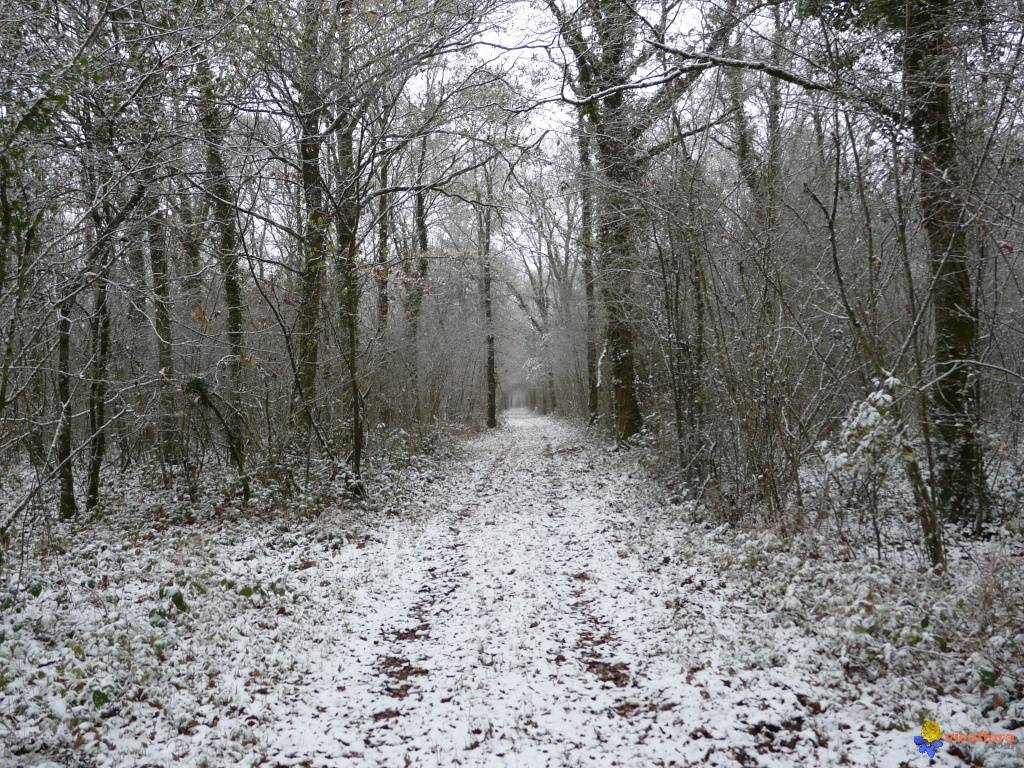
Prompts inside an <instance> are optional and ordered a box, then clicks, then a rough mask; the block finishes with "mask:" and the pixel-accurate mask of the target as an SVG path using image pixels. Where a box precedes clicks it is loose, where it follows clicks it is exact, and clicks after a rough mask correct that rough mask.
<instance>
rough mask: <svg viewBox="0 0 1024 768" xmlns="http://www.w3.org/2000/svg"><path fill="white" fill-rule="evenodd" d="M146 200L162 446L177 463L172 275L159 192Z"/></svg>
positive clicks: (165, 456)
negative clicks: (168, 260)
mask: <svg viewBox="0 0 1024 768" xmlns="http://www.w3.org/2000/svg"><path fill="white" fill-rule="evenodd" d="M150 183H152V182H150ZM146 199H147V202H148V205H147V206H146V211H145V214H146V236H147V240H148V242H149V262H150V268H151V270H152V272H153V315H154V317H153V326H154V328H155V330H156V349H157V361H158V364H159V366H160V419H159V427H158V432H159V443H160V452H161V455H162V457H163V460H164V461H167V462H170V463H175V462H177V461H178V460H179V458H180V456H179V455H178V443H177V436H178V431H179V430H178V424H177V419H176V417H175V411H176V410H177V405H176V403H175V397H174V391H175V389H176V385H175V382H174V351H173V349H174V347H173V345H174V338H173V335H172V334H173V331H172V329H171V276H170V271H169V266H168V263H167V241H166V229H165V226H164V212H163V210H162V209H161V207H160V199H159V196H158V193H157V190H155V189H153V188H152V187H150V189H149V193H148V195H147V198H146Z"/></svg>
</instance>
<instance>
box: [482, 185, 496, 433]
mask: <svg viewBox="0 0 1024 768" xmlns="http://www.w3.org/2000/svg"><path fill="white" fill-rule="evenodd" d="M490 182H491V180H490V178H488V179H487V187H488V189H487V191H488V197H489V196H490V191H491V190H490V187H491V183H490ZM477 238H478V240H479V243H480V260H481V262H482V273H483V279H482V290H483V304H484V323H485V327H486V334H487V374H486V375H487V427H488V429H494V428H495V427H497V426H498V412H497V399H496V398H497V391H498V377H497V374H496V372H495V367H494V311H493V301H492V298H491V209H490V208H487V209H486V210H483V211H477Z"/></svg>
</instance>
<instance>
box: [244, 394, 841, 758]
mask: <svg viewBox="0 0 1024 768" xmlns="http://www.w3.org/2000/svg"><path fill="white" fill-rule="evenodd" d="M468 451H469V460H468V461H466V462H465V463H464V464H463V465H462V466H461V467H459V468H458V469H455V470H454V471H453V472H452V473H451V474H450V475H447V476H445V477H444V478H441V479H439V480H438V481H436V482H432V483H429V484H427V485H426V486H425V487H424V488H423V490H422V493H423V494H424V495H425V496H427V497H428V498H427V500H426V502H427V503H426V504H425V505H424V511H423V513H421V514H420V515H418V516H416V517H414V518H413V519H411V520H410V519H408V518H404V519H400V520H398V521H396V523H395V525H394V527H393V528H392V530H391V532H390V533H389V534H388V536H387V538H386V540H385V541H384V542H382V543H381V544H380V546H379V551H378V552H376V553H375V552H369V551H368V552H365V556H366V557H367V558H371V559H372V558H375V557H379V558H380V560H379V562H378V568H379V570H378V571H377V572H376V573H375V574H374V577H373V578H372V579H370V580H368V581H369V583H368V584H367V585H366V588H365V589H364V590H359V591H358V597H357V598H356V601H355V604H354V605H352V606H350V608H349V610H347V611H346V622H347V623H348V624H349V625H350V626H349V628H348V629H347V630H346V631H345V632H339V633H338V634H337V636H336V637H335V638H333V639H332V640H329V641H327V642H328V643H329V644H330V645H329V647H328V648H325V649H324V651H323V656H322V663H323V669H322V672H323V677H322V678H321V680H320V681H319V682H318V687H319V693H318V694H317V695H316V696H315V697H314V698H313V699H312V700H307V701H306V702H305V703H304V704H303V706H301V707H299V708H297V709H296V710H295V711H288V712H282V711H281V710H280V709H277V711H276V712H275V713H274V714H275V718H276V720H277V727H276V728H273V729H269V730H267V731H265V732H264V734H265V738H266V749H267V755H268V759H270V760H271V762H274V761H277V762H285V763H287V762H291V761H295V762H301V761H302V760H303V759H306V760H310V761H311V763H310V764H312V765H341V764H345V760H355V763H353V764H367V765H384V766H393V765H417V766H430V765H438V766H447V765H481V766H483V765H524V766H525V765H529V766H575V765H609V766H611V765H631V766H651V765H680V766H682V765H773V764H783V765H812V764H813V765H827V764H831V763H833V762H834V761H837V760H838V756H839V753H834V752H833V753H832V754H831V755H830V754H829V750H828V748H827V745H828V743H829V737H827V736H825V735H824V734H822V733H819V732H816V731H815V730H814V728H813V727H812V722H811V721H812V720H813V719H814V716H815V715H816V714H818V713H820V711H821V706H820V704H819V703H818V702H817V701H815V700H814V695H813V689H812V688H809V687H806V686H803V685H801V681H800V679H799V676H796V677H794V675H793V672H792V666H791V663H792V662H794V661H797V660H798V659H799V657H800V656H801V655H806V654H807V653H808V651H807V649H806V648H803V647H802V644H801V643H800V639H799V638H795V637H794V638H781V641H782V642H783V643H785V641H786V640H788V639H792V640H793V645H792V647H790V648H785V647H780V646H779V642H780V638H778V637H774V638H767V637H766V638H763V639H764V643H763V644H762V643H759V642H757V641H756V639H754V638H752V637H750V636H749V635H748V636H746V637H744V633H745V632H746V633H749V632H750V631H752V630H754V629H756V627H757V625H756V624H751V623H749V622H746V623H745V622H744V618H745V615H746V616H748V617H749V616H752V615H756V614H757V613H758V612H759V609H758V608H756V607H751V606H747V605H743V604H738V605H730V604H729V603H730V600H731V599H733V598H735V597H736V596H735V595H733V596H730V595H729V594H728V593H727V591H724V590H723V589H721V588H719V589H715V588H714V585H712V584H711V583H710V582H711V581H712V577H710V576H709V574H706V573H700V572H698V571H697V570H696V569H690V568H687V567H686V566H685V565H684V564H679V563H674V562H673V557H674V542H673V539H672V537H673V533H672V532H671V529H670V528H669V527H667V526H664V525H663V524H658V523H657V522H655V521H656V520H659V519H663V515H664V511H662V512H661V514H660V515H655V514H652V512H653V511H654V510H653V509H652V506H653V504H652V501H651V498H650V490H649V488H648V487H647V486H646V484H645V483H644V482H642V481H640V480H638V479H634V478H632V477H629V476H624V475H622V474H621V472H622V469H623V467H622V463H621V462H620V461H619V460H618V457H617V456H615V455H611V454H609V453H608V452H607V450H606V449H600V448H597V447H596V446H595V445H594V444H593V443H592V442H590V441H588V440H587V439H586V438H585V436H584V435H583V434H582V433H581V432H579V431H578V430H576V429H574V428H572V427H569V426H566V425H564V424H561V423H559V422H556V421H553V420H550V419H545V418H542V417H537V416H534V415H530V414H527V413H511V414H506V427H505V428H504V429H503V430H501V431H499V432H497V433H494V434H491V435H488V436H484V437H482V438H479V439H477V440H476V441H474V442H473V443H472V444H471V445H470V446H469V447H468ZM751 640H753V643H751ZM743 648H746V650H748V651H750V653H751V658H749V659H746V660H744V658H743V657H742V656H740V655H736V654H737V651H738V650H739V651H742V650H743ZM723 654H724V655H725V657H726V662H731V664H730V663H723V659H722V656H723ZM773 654H774V658H773ZM789 654H792V655H793V656H792V658H787V656H788V655H789ZM765 659H767V664H768V668H767V669H757V668H756V667H758V666H763V665H764V663H765ZM745 661H748V662H750V663H749V664H745V663H744V662H745ZM732 665H737V666H732ZM741 665H742V666H741ZM751 665H753V667H752V666H751ZM834 748H835V747H833V749H834ZM846 749H847V748H846V747H843V748H842V749H841V751H840V753H841V752H844V751H846Z"/></svg>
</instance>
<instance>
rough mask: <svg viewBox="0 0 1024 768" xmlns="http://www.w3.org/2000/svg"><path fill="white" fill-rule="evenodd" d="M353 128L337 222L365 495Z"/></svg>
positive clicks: (357, 470)
mask: <svg viewBox="0 0 1024 768" xmlns="http://www.w3.org/2000/svg"><path fill="white" fill-rule="evenodd" d="M354 130H355V127H354V126H352V125H349V126H347V127H346V129H345V130H343V131H341V132H340V133H339V136H338V173H337V185H338V190H337V194H338V198H339V200H340V204H341V208H340V210H339V211H338V220H337V237H338V243H337V249H338V250H337V253H338V256H337V259H338V261H337V268H338V275H339V281H338V282H339V288H340V291H341V295H340V297H339V298H340V302H339V303H340V306H341V312H342V317H341V320H342V328H344V329H345V335H346V340H347V348H346V350H345V364H346V367H347V368H348V376H349V387H350V391H351V397H352V454H351V460H350V465H351V467H352V473H353V474H354V475H355V477H356V478H357V483H356V487H355V490H357V491H359V492H362V486H361V485H360V484H359V483H358V478H360V477H361V473H362V455H363V418H362V403H361V395H360V392H359V273H358V264H357V262H356V257H357V246H358V238H357V236H358V230H359V213H360V206H359V190H358V183H359V179H358V176H357V172H356V165H355V157H354V141H353V132H354Z"/></svg>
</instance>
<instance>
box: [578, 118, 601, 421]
mask: <svg viewBox="0 0 1024 768" xmlns="http://www.w3.org/2000/svg"><path fill="white" fill-rule="evenodd" d="M578 131H579V138H578V141H579V155H580V177H581V178H580V252H581V260H582V269H583V294H584V300H585V302H586V321H585V332H586V336H587V339H586V345H587V418H588V420H589V422H590V423H591V424H593V423H594V422H596V421H597V418H598V408H599V404H600V400H599V398H598V391H597V302H596V300H595V297H594V198H593V194H592V187H591V185H592V183H593V180H592V179H591V172H592V163H591V159H590V135H589V134H588V133H587V122H586V116H585V115H584V114H583V113H582V112H581V113H580V116H579V128H578Z"/></svg>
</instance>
